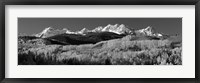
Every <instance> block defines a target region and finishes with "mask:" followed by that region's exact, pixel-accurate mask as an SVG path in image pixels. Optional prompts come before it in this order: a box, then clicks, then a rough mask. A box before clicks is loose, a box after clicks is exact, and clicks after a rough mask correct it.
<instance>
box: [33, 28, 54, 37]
mask: <svg viewBox="0 0 200 83" xmlns="http://www.w3.org/2000/svg"><path fill="white" fill-rule="evenodd" d="M53 30H54V29H53V28H52V27H48V28H45V29H44V30H43V31H42V32H41V33H39V34H36V37H42V36H43V35H44V34H46V33H48V32H51V31H53Z"/></svg>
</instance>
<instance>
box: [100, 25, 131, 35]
mask: <svg viewBox="0 0 200 83" xmlns="http://www.w3.org/2000/svg"><path fill="white" fill-rule="evenodd" d="M102 31H103V32H106V31H107V32H113V33H116V34H124V33H130V32H131V30H130V29H128V28H127V27H126V26H125V25H124V24H121V25H119V24H115V25H111V24H108V25H107V26H105V27H104V28H103V29H102Z"/></svg>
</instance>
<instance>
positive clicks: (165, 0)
mask: <svg viewBox="0 0 200 83" xmlns="http://www.w3.org/2000/svg"><path fill="white" fill-rule="evenodd" d="M0 3H1V5H0V20H1V22H0V27H1V28H0V33H1V36H0V53H1V54H0V82H2V83H79V82H84V83H94V82H95V83H110V82H111V83H112V82H113V83H196V82H199V71H200V70H199V67H200V65H199V63H200V62H199V61H200V57H199V39H200V38H199V32H200V29H199V28H200V0H1V1H0ZM5 5H195V78H121V79H119V78H91V79H90V78H50V79H49V78H5Z"/></svg>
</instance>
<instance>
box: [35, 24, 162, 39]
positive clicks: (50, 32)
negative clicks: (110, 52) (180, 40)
mask: <svg viewBox="0 0 200 83" xmlns="http://www.w3.org/2000/svg"><path fill="white" fill-rule="evenodd" d="M101 32H112V33H115V34H119V35H121V34H127V35H129V34H135V35H141V34H142V35H145V36H157V37H161V36H163V35H162V34H160V33H156V32H155V31H154V29H153V28H152V27H150V26H148V27H147V28H144V29H140V30H132V29H130V28H128V27H127V26H125V25H124V24H120V25H119V24H115V25H111V24H108V25H107V26H105V27H102V26H99V27H97V28H95V29H93V30H89V29H87V28H83V29H82V30H80V31H75V32H72V31H70V30H68V29H67V28H64V29H62V30H58V29H53V28H52V27H48V28H46V29H44V30H43V31H42V32H41V33H39V34H37V35H35V36H36V37H41V38H47V37H50V36H54V35H58V34H64V33H66V34H77V35H86V34H87V33H101Z"/></svg>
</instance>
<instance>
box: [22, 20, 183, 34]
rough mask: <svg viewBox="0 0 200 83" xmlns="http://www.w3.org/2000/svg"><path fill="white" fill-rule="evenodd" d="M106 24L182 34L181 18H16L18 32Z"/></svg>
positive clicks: (89, 27)
mask: <svg viewBox="0 0 200 83" xmlns="http://www.w3.org/2000/svg"><path fill="white" fill-rule="evenodd" d="M108 24H112V25H114V24H124V25H126V26H127V27H129V28H133V29H136V30H137V29H142V28H146V27H148V26H151V27H153V28H154V29H155V30H156V32H160V33H165V34H170V35H174V34H182V18H18V33H25V34H29V35H31V34H36V33H40V32H42V30H44V29H45V28H47V27H53V28H55V29H63V28H67V29H69V30H71V31H77V30H81V29H83V28H87V29H89V30H91V29H94V28H96V27H98V26H106V25H108Z"/></svg>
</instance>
